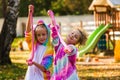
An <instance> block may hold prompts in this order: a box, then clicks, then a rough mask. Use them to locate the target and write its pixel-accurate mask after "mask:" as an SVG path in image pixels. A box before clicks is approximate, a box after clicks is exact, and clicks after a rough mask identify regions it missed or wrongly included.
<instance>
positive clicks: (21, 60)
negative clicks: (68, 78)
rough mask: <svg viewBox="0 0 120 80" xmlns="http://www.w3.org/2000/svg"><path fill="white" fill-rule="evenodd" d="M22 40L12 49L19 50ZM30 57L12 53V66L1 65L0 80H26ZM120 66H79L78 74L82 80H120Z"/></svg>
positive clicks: (22, 53)
mask: <svg viewBox="0 0 120 80" xmlns="http://www.w3.org/2000/svg"><path fill="white" fill-rule="evenodd" d="M20 40H24V38H16V39H15V40H14V42H13V44H12V47H16V48H17V47H18V43H19V41H20ZM28 57H29V51H19V50H16V51H11V52H10V58H11V61H12V65H3V66H1V65H0V80H24V77H25V73H26V70H27V64H26V59H28ZM106 63H107V62H106ZM86 64H87V63H86ZM119 66H120V63H110V64H104V65H82V64H77V72H78V75H79V77H80V79H81V80H120V67H119Z"/></svg>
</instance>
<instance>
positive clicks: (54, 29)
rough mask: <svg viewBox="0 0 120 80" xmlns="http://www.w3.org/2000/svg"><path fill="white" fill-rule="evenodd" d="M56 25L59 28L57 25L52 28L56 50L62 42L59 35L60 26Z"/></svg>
mask: <svg viewBox="0 0 120 80" xmlns="http://www.w3.org/2000/svg"><path fill="white" fill-rule="evenodd" d="M56 27H57V29H56V28H55V27H52V28H51V30H52V38H53V40H52V44H53V46H54V47H55V51H57V49H58V47H59V45H60V44H61V41H60V38H59V36H58V32H59V31H60V30H59V26H58V25H57V26H56ZM57 31H58V32H57Z"/></svg>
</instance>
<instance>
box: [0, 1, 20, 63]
mask: <svg viewBox="0 0 120 80" xmlns="http://www.w3.org/2000/svg"><path fill="white" fill-rule="evenodd" d="M18 6H19V0H8V6H7V12H6V16H5V20H4V23H3V27H2V31H1V34H0V64H11V60H10V57H9V52H10V50H11V44H12V42H13V40H14V38H15V37H16V24H17V18H18Z"/></svg>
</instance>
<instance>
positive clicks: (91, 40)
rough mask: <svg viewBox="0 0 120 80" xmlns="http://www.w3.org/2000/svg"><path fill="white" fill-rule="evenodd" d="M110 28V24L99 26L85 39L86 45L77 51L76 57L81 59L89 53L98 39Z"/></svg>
mask: <svg viewBox="0 0 120 80" xmlns="http://www.w3.org/2000/svg"><path fill="white" fill-rule="evenodd" d="M109 27H111V25H110V24H106V25H103V24H101V25H100V26H99V27H98V28H97V29H96V30H95V31H94V32H93V33H92V34H91V35H90V36H89V37H88V39H87V41H86V44H85V45H84V46H82V47H80V48H79V49H78V56H79V57H82V56H83V55H84V54H85V53H87V52H89V51H90V50H91V49H93V48H94V47H95V45H96V44H97V42H98V40H99V39H100V37H101V36H102V35H103V34H104V33H105V31H106V30H107V29H108V28H109Z"/></svg>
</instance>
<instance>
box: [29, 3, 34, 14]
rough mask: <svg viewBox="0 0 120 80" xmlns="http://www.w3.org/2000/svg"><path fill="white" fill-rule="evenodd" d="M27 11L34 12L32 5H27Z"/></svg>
mask: <svg viewBox="0 0 120 80" xmlns="http://www.w3.org/2000/svg"><path fill="white" fill-rule="evenodd" d="M29 12H30V13H33V12H34V6H33V5H29Z"/></svg>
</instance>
